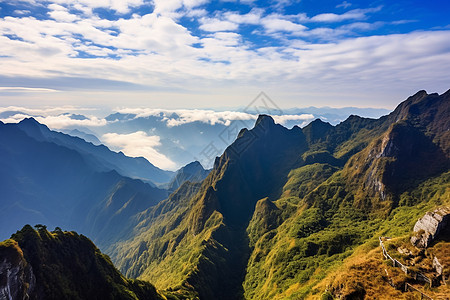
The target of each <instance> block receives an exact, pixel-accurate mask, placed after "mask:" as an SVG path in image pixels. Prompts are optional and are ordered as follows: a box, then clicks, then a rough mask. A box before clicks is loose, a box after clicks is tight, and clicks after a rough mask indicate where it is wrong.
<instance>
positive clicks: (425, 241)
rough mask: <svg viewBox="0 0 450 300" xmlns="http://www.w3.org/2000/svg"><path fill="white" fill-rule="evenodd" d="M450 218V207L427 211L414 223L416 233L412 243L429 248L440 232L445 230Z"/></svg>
mask: <svg viewBox="0 0 450 300" xmlns="http://www.w3.org/2000/svg"><path fill="white" fill-rule="evenodd" d="M449 220H450V208H449V207H441V208H438V209H436V210H434V211H432V212H427V213H426V214H425V215H424V216H423V217H422V218H420V219H419V220H418V221H417V222H416V224H415V225H414V233H415V234H414V235H413V236H412V237H411V243H412V244H413V245H414V246H416V247H419V248H427V247H428V246H429V245H430V244H431V243H432V242H433V240H435V239H436V238H437V236H438V235H439V233H440V232H441V231H443V230H444V229H445V228H446V227H447V226H448V225H449Z"/></svg>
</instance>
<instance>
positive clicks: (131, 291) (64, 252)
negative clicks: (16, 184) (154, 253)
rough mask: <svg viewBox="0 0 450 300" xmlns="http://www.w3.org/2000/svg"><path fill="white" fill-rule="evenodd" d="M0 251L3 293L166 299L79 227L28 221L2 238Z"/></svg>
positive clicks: (23, 296) (22, 296) (29, 296)
mask: <svg viewBox="0 0 450 300" xmlns="http://www.w3.org/2000/svg"><path fill="white" fill-rule="evenodd" d="M0 257H1V264H0V274H1V276H2V281H1V282H0V296H2V297H1V298H2V299H150V300H152V299H154V300H157V299H166V298H165V297H163V296H162V295H160V294H159V293H158V292H157V291H156V289H155V288H154V286H152V285H151V284H149V283H147V282H144V281H139V280H130V279H127V278H125V277H124V276H123V275H122V274H120V273H119V271H117V269H115V268H114V266H113V264H112V263H111V261H110V259H109V257H108V256H106V255H104V254H102V253H101V252H100V250H98V248H97V247H95V245H94V244H93V243H92V242H91V241H90V240H89V239H88V238H86V237H85V236H83V235H78V234H77V233H75V232H67V231H66V232H63V231H61V230H59V229H57V230H55V231H53V232H49V231H47V230H46V229H45V227H43V226H37V230H35V229H33V228H32V227H31V226H29V225H27V226H25V227H24V228H23V229H22V230H20V231H18V232H17V233H15V234H13V235H12V237H11V239H9V240H6V241H4V242H2V243H0ZM10 297H11V298H10Z"/></svg>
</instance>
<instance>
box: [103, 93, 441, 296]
mask: <svg viewBox="0 0 450 300" xmlns="http://www.w3.org/2000/svg"><path fill="white" fill-rule="evenodd" d="M449 97H450V92H447V93H445V94H443V95H437V94H431V95H428V94H426V93H425V92H423V91H421V92H418V93H417V94H416V95H414V96H411V97H410V98H408V99H407V100H406V101H405V102H403V103H402V104H400V105H399V106H398V108H397V109H396V110H395V111H394V112H392V113H391V114H390V115H388V116H385V117H382V118H380V119H376V120H375V119H366V118H360V117H357V116H351V117H349V118H348V119H347V120H346V121H344V122H342V123H340V124H338V125H337V126H331V125H330V124H327V123H324V122H322V121H320V120H317V121H314V122H312V123H311V124H310V125H308V126H307V127H305V128H303V129H300V128H298V127H294V128H293V129H291V130H288V129H286V128H284V127H282V126H280V125H277V124H275V123H274V122H273V120H272V119H271V118H270V117H269V116H260V118H259V119H258V120H257V122H256V124H255V127H254V128H253V129H251V130H246V129H244V130H242V131H241V132H240V134H239V136H238V138H237V140H236V141H235V142H234V143H233V144H232V145H231V146H230V147H228V148H227V150H226V151H225V152H224V154H223V155H222V156H221V157H220V158H217V159H216V162H215V165H214V168H213V170H212V171H211V173H210V174H209V176H208V177H207V178H206V179H205V180H204V181H203V182H202V184H201V185H192V184H185V185H183V186H182V187H181V188H180V189H178V190H177V191H176V192H175V193H174V194H173V195H172V196H171V197H170V198H169V199H167V200H165V201H162V202H161V203H160V204H159V205H158V206H156V207H155V208H150V209H149V210H147V211H146V213H145V215H141V216H140V219H139V220H136V221H135V222H136V224H137V227H136V229H134V230H130V231H129V233H128V235H127V238H125V239H124V240H122V241H121V242H119V243H117V244H115V245H113V246H112V247H110V248H109V249H108V253H110V254H111V257H112V259H113V261H114V262H116V263H117V265H118V267H119V268H120V269H121V270H122V271H123V272H125V273H126V274H127V276H132V277H138V278H141V279H147V280H150V281H151V282H153V283H155V284H156V286H158V287H159V288H163V289H165V288H170V289H175V290H176V289H188V290H191V291H192V292H193V293H196V294H197V295H198V296H199V297H200V298H202V299H240V298H246V299H274V298H275V299H284V298H292V299H299V298H303V297H307V296H308V295H309V296H311V295H316V296H317V297H319V296H320V294H321V293H322V292H323V290H324V288H319V287H318V286H320V285H319V284H320V282H321V281H322V280H324V278H325V277H326V276H327V274H330V272H331V271H332V270H336V269H339V268H340V267H341V266H342V264H343V262H344V260H345V259H347V258H348V257H351V256H352V255H353V254H354V253H355V250H357V249H359V248H358V247H369V248H370V247H372V248H373V247H375V246H376V241H377V237H378V235H380V234H392V235H394V234H400V233H402V232H410V231H411V226H412V225H413V223H414V221H415V220H417V218H418V217H419V216H420V214H422V213H423V212H424V211H425V210H427V209H429V208H431V207H434V206H438V205H441V204H443V203H446V202H448V200H447V199H449V197H448V196H449V188H450V187H449V184H448V182H449V178H448V177H449V173H448V170H449V134H448V132H449V117H448V116H449V115H450V111H449V103H450V101H449V100H450V99H449ZM374 242H375V243H374ZM321 289H322V290H321Z"/></svg>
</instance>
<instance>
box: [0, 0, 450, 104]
mask: <svg viewBox="0 0 450 300" xmlns="http://www.w3.org/2000/svg"><path fill="white" fill-rule="evenodd" d="M28 2H29V3H31V4H32V5H36V6H39V5H40V7H41V8H42V7H43V6H45V7H46V8H48V9H49V11H48V14H47V15H46V16H45V18H46V19H45V18H44V19H39V18H37V17H32V16H30V15H29V12H28V10H29V11H33V9H32V8H33V7H32V6H30V7H29V9H28V7H27V10H22V13H21V14H20V15H17V14H16V15H12V16H5V17H2V18H0V45H1V47H0V57H1V60H0V69H1V70H2V74H1V75H0V76H4V77H5V78H17V80H22V79H23V78H38V79H41V78H45V79H48V82H51V83H49V84H45V85H42V86H39V85H37V84H35V85H32V87H30V88H33V89H35V90H31V89H30V90H28V91H27V92H26V93H27V95H26V96H23V95H22V93H21V92H23V91H26V89H27V88H28V87H27V86H26V85H22V84H21V83H17V85H21V86H23V87H24V89H22V90H21V91H19V90H15V91H16V93H15V95H16V96H13V95H12V94H13V92H12V91H13V89H6V88H7V87H8V86H7V85H6V83H5V84H2V80H1V79H2V78H0V85H5V86H4V87H3V88H0V92H1V93H2V94H3V92H5V93H6V92H9V97H10V98H9V100H8V101H10V102H9V104H12V103H15V102H14V97H17V98H19V97H22V99H26V97H28V94H30V93H34V92H37V93H42V92H46V91H50V90H59V89H60V88H59V87H60V86H59V85H61V84H60V82H59V81H58V79H59V78H61V77H62V78H70V79H73V82H74V83H73V86H76V87H77V88H78V89H85V90H87V91H92V90H95V91H96V92H97V93H98V97H99V99H100V98H103V100H105V102H107V101H109V99H110V98H112V97H116V98H117V99H118V100H117V102H115V103H114V104H113V105H117V103H118V102H119V101H121V99H119V98H122V97H127V99H129V98H132V97H134V99H137V100H135V102H134V103H133V105H136V103H138V104H137V105H136V106H142V105H144V104H146V102H144V101H147V100H142V99H148V98H151V99H152V101H159V102H158V104H157V105H156V106H160V107H161V106H162V105H164V101H166V100H158V99H160V96H161V95H162V94H164V93H165V97H166V98H165V99H173V98H174V97H176V96H182V97H184V99H187V100H186V101H191V102H192V103H190V104H188V106H193V107H198V106H199V105H198V103H199V102H198V101H199V100H197V99H198V98H199V97H204V98H207V97H209V96H210V95H211V97H210V98H212V97H214V96H217V95H219V94H220V95H224V94H227V95H228V97H227V99H226V100H227V101H233V99H237V98H239V99H241V100H242V98H243V97H247V95H245V96H242V95H241V92H242V91H243V90H245V91H247V93H250V92H252V93H253V92H255V91H260V90H261V89H264V90H266V91H267V92H268V93H270V94H272V95H276V96H279V97H280V98H281V97H283V96H285V97H286V98H289V99H290V100H289V101H290V102H289V103H288V104H287V105H285V106H288V105H289V106H295V100H296V99H297V98H296V97H297V96H298V95H301V96H302V97H303V98H302V100H305V101H311V99H309V97H316V95H319V94H321V93H322V94H323V93H324V92H325V90H326V92H328V93H329V94H337V95H342V97H341V98H340V100H342V99H344V100H345V99H347V98H348V96H353V97H355V98H357V97H359V95H366V94H367V90H368V89H372V91H378V93H381V91H382V90H386V89H390V91H397V92H396V95H398V94H401V95H405V94H406V95H407V94H409V93H413V92H414V91H415V90H416V89H430V90H432V91H435V90H436V88H439V89H442V87H443V86H444V85H445V84H446V83H445V82H444V81H445V78H446V77H448V74H447V73H448V71H446V70H448V69H449V68H450V59H449V57H450V55H449V54H450V51H449V47H448V41H449V40H450V31H449V30H442V31H437V30H436V31H415V32H409V33H405V34H390V35H377V36H375V35H374V36H368V37H358V35H357V33H359V32H362V31H369V30H373V29H376V28H378V27H380V26H385V25H386V24H387V23H388V22H372V19H369V18H370V17H371V16H372V15H373V14H375V13H376V12H377V11H379V10H380V9H382V8H381V7H375V8H367V9H353V10H348V11H346V12H343V13H336V12H334V13H322V14H318V15H315V16H308V15H307V14H306V13H299V14H297V15H283V14H282V13H278V14H275V13H269V12H268V10H266V11H265V10H263V9H252V10H250V11H249V12H247V13H241V12H237V11H218V12H212V11H206V8H208V9H209V7H207V6H206V5H204V6H202V5H203V4H205V3H206V1H205V0H153V1H144V0H98V1H93V0H75V1H72V0H71V1H69V0H51V1H45V2H43V1H32V0H28ZM241 2H242V1H241ZM248 2H249V1H247V2H246V3H248ZM288 2H289V3H290V1H287V2H286V1H279V3H284V4H283V5H285V4H286V3H288ZM337 3H338V2H337ZM341 4H342V5H339V7H342V9H344V10H346V7H348V5H349V3H348V2H346V1H344V2H343V3H341ZM140 6H145V10H143V11H145V12H146V13H143V11H139V13H134V12H135V11H136V10H135V9H136V8H138V7H140ZM153 7H154V10H153V11H152V8H153ZM96 8H106V9H109V8H111V9H112V11H110V13H111V15H112V14H114V16H113V17H111V18H108V19H106V18H101V16H100V15H99V14H98V13H97V12H96V11H95V9H96ZM150 11H151V12H150ZM339 11H341V10H339ZM147 12H150V13H147ZM184 17H186V18H188V19H189V18H190V22H192V24H196V25H193V26H197V25H198V26H197V27H200V28H201V29H202V30H193V29H192V28H189V26H188V25H186V24H185V23H183V22H182V21H181V20H183V18H184ZM363 21H364V22H363ZM339 22H344V23H343V24H341V23H339ZM391 23H392V24H394V22H391ZM317 26H319V27H317ZM197 27H196V28H195V29H197ZM249 32H251V33H252V34H250V33H249ZM355 36H356V37H355ZM255 39H258V40H259V41H262V42H261V43H260V44H257V43H255ZM411 70H414V72H412V71H411ZM419 74H420V75H419ZM80 78H81V79H88V80H89V79H91V78H94V79H103V80H107V81H110V82H111V83H110V84H109V86H111V88H112V89H117V90H120V92H122V94H120V95H119V93H114V94H111V93H110V94H108V95H106V93H105V94H102V92H104V86H102V87H101V88H99V87H97V88H96V87H95V85H91V86H88V87H86V86H85V85H84V84H83V83H78V81H77V80H79V79H80ZM392 78H395V79H396V82H397V84H396V85H395V86H393V85H392V84H391V83H392ZM80 82H83V81H80ZM84 82H85V81H84ZM117 82H121V83H126V84H124V85H123V86H124V87H116V85H115V84H116V83H117ZM355 82H357V83H358V84H357V85H356V84H355ZM12 85H14V84H12ZM10 86H11V85H10ZM324 86H326V87H327V88H326V89H324ZM380 87H383V89H381V88H380ZM140 89H141V90H144V91H145V93H144V92H143V94H138V92H140V91H141V90H140ZM356 89H357V91H356ZM344 90H345V91H346V92H345V95H343V93H344V92H343V91H344ZM66 91H67V89H66ZM130 91H131V92H130ZM155 91H156V92H155ZM167 91H169V92H167ZM177 91H180V92H177ZM439 91H442V90H439ZM71 92H73V90H70V88H69V89H68V91H67V92H65V93H64V95H63V96H61V97H58V96H59V95H57V94H59V93H53V95H49V97H48V98H51V99H52V101H61V100H60V98H64V96H66V95H69V94H71ZM134 92H136V94H133V93H134ZM73 93H75V92H73ZM156 93H158V94H157V95H156V96H155V94H156ZM169 93H173V94H176V95H175V96H174V95H173V94H172V95H168V94H169ZM255 93H256V92H255ZM356 94H357V95H356ZM149 95H151V96H152V97H149ZM378 95H379V94H378ZM39 96H40V95H39ZM45 96H47V95H45ZM84 96H86V94H77V95H74V96H73V98H76V99H77V100H76V101H86V102H85V103H87V101H89V100H84V99H85V97H84ZM163 96H164V95H163ZM372 96H373V98H372V99H375V98H377V97H376V96H375V94H374V93H371V94H370V95H368V96H367V97H369V98H370V97H372ZM91 97H92V98H94V96H92V94H91ZM108 97H110V98H108ZM170 97H172V98H170ZM326 97H328V95H325V96H322V101H326V100H327V99H326ZM42 98H43V100H46V99H47V97H42ZM69 98H70V97H69ZM92 98H91V99H92ZM378 98H380V97H378ZM106 99H107V100H106ZM221 99H224V96H222V98H221ZM393 99H394V97H391V100H393ZM2 100H3V99H2ZM395 100H396V101H397V100H398V99H395ZM24 101H25V100H24ZM49 101H50V100H49ZM73 101H75V100H73ZM149 101H150V100H149ZM182 101H183V100H180V102H179V103H182ZM66 103H67V102H66ZM72 103H73V102H72ZM205 103H206V100H205V102H203V103H202V107H208V106H209V107H210V106H217V104H216V103H213V105H207V104H205ZM239 104H240V103H239V102H238V100H236V101H235V102H233V103H231V104H230V105H232V106H234V105H239ZM311 104H314V103H311ZM323 104H325V103H324V102H322V103H321V105H323ZM326 104H330V103H329V102H328V103H326ZM331 104H332V103H331ZM352 104H354V103H352ZM356 104H357V103H356ZM347 105H348V103H347ZM167 107H169V106H167Z"/></svg>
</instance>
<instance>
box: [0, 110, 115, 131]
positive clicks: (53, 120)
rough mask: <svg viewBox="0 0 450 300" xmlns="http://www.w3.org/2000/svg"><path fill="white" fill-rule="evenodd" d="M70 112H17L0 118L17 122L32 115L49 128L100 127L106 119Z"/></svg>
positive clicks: (4, 120) (8, 121)
mask: <svg viewBox="0 0 450 300" xmlns="http://www.w3.org/2000/svg"><path fill="white" fill-rule="evenodd" d="M71 116H72V115H71V114H64V115H54V116H45V117H44V116H36V115H30V114H23V113H18V114H14V115H12V116H9V117H7V118H3V119H0V121H2V122H3V123H18V122H20V121H22V120H23V119H25V118H30V117H33V118H35V119H36V121H38V122H39V123H41V124H45V125H47V126H48V127H50V128H51V129H64V128H68V127H74V126H80V127H100V126H105V125H106V124H107V121H106V120H105V119H103V118H98V117H95V116H88V117H86V118H85V119H81V120H80V119H74V118H71Z"/></svg>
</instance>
